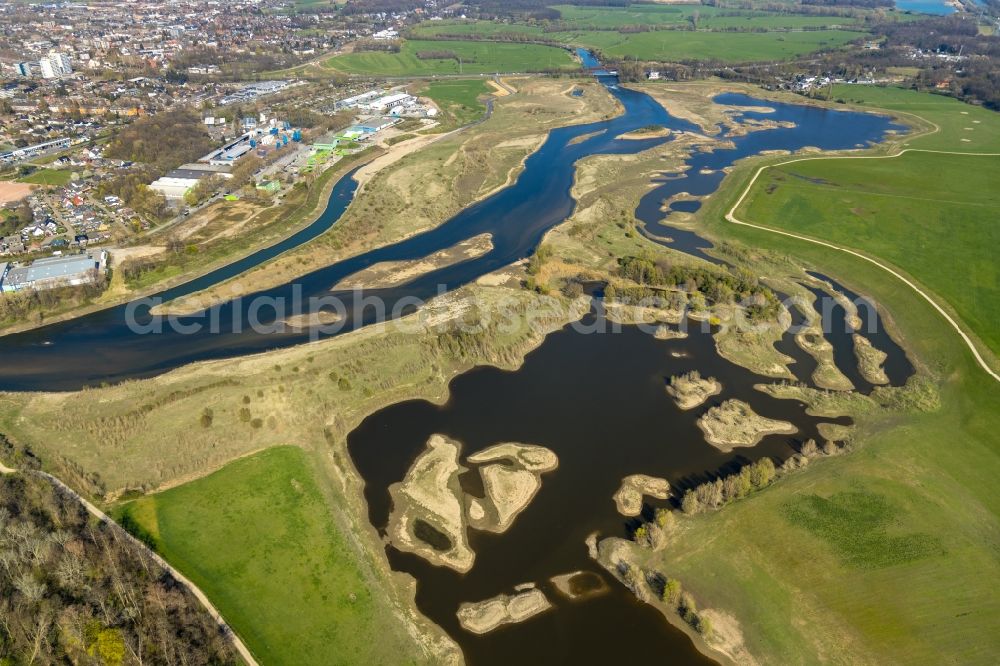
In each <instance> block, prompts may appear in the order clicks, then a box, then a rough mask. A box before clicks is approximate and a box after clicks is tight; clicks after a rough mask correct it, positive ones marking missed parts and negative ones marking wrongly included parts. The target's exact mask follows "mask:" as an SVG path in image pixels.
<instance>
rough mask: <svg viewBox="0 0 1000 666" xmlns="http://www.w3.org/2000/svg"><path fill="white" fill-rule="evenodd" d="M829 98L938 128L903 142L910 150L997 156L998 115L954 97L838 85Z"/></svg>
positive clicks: (890, 88) (999, 132)
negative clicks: (917, 119)
mask: <svg viewBox="0 0 1000 666" xmlns="http://www.w3.org/2000/svg"><path fill="white" fill-rule="evenodd" d="M831 98H832V99H836V100H843V101H844V102H847V103H851V104H859V105H862V106H869V107H877V108H880V109H889V110H891V111H896V112H898V113H901V114H906V115H908V116H917V117H918V118H920V119H923V120H925V121H927V122H930V123H933V124H934V125H936V126H937V127H938V128H939V129H937V130H935V131H934V132H932V133H929V134H925V135H922V136H919V137H917V138H915V139H912V140H909V141H907V143H906V145H907V146H909V147H911V148H923V149H927V150H952V151H959V152H967V153H974V152H990V153H997V152H1000V115H998V114H997V112H995V111H990V110H989V109H985V108H983V107H981V106H973V105H971V104H966V103H964V102H961V101H959V100H957V99H955V98H954V97H946V96H944V95H937V94H934V93H926V92H918V91H916V90H907V89H904V88H895V87H889V86H886V87H882V86H859V85H847V84H838V85H835V86H833V91H832V93H831ZM904 117H905V116H904Z"/></svg>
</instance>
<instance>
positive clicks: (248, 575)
mask: <svg viewBox="0 0 1000 666" xmlns="http://www.w3.org/2000/svg"><path fill="white" fill-rule="evenodd" d="M115 514H116V517H117V518H118V519H119V520H125V521H126V522H131V523H132V526H131V527H132V529H133V531H138V532H140V533H145V535H146V538H147V539H148V540H150V541H152V542H153V543H154V544H155V546H156V548H157V550H158V551H159V552H160V553H161V554H162V555H163V556H164V557H165V558H166V559H167V560H169V561H170V562H171V564H173V565H174V566H176V567H177V568H178V569H180V570H181V571H182V572H183V573H184V574H185V575H186V576H188V577H189V578H190V579H191V580H192V581H193V582H194V583H195V584H196V585H198V586H199V587H200V588H201V589H202V590H203V591H204V592H205V593H206V594H207V595H208V596H209V598H210V599H212V602H213V603H214V604H215V605H216V607H218V609H219V610H220V612H221V613H222V615H223V616H224V617H225V618H226V620H227V621H228V622H229V623H230V625H232V627H233V628H234V629H235V631H236V632H237V633H238V634H239V635H240V637H241V638H242V639H243V640H244V642H245V643H246V644H247V647H249V648H250V650H251V652H253V654H254V656H255V657H256V658H257V659H258V660H259V661H260V663H262V664H295V665H298V664H341V663H409V662H411V661H412V660H413V656H414V655H415V654H418V652H417V648H416V646H414V645H413V644H412V642H411V640H410V638H409V636H408V634H407V632H406V631H404V630H403V629H402V627H401V625H400V623H399V621H398V619H397V618H395V617H394V616H393V614H392V610H391V609H390V608H389V603H388V601H387V600H386V599H384V598H383V597H384V593H383V592H382V591H381V588H377V587H375V586H374V585H372V583H371V581H370V580H369V577H370V576H371V575H372V574H371V573H370V572H369V571H368V570H367V567H366V566H365V565H363V564H362V563H361V558H360V557H359V555H358V553H357V552H356V548H357V546H356V545H355V544H354V543H353V542H351V541H349V540H348V539H347V538H345V537H344V535H342V534H341V533H340V531H339V530H338V529H337V527H336V526H335V525H334V522H333V520H334V518H333V514H332V511H331V507H330V505H329V503H328V500H327V498H326V495H325V494H324V492H323V491H322V490H321V488H320V486H319V484H318V482H317V476H316V472H315V471H314V468H313V462H312V460H311V459H310V458H309V457H308V454H306V453H305V452H304V451H302V450H301V449H298V448H293V447H279V448H273V449H268V450H266V451H263V452H261V453H257V454H255V455H252V456H250V457H247V458H242V459H239V460H236V461H235V462H232V463H230V464H228V465H226V466H225V467H223V468H222V469H221V470H219V471H217V472H215V473H214V474H211V475H209V476H207V477H204V478H201V479H198V480H196V481H192V482H190V483H186V484H184V485H182V486H178V487H176V488H172V489H170V490H166V491H164V492H161V493H157V494H155V495H151V496H147V497H143V498H141V499H138V500H134V501H132V502H128V503H126V504H124V505H122V506H119V507H118V508H117V509H116V510H115ZM137 528H138V529H137ZM373 590H374V592H373Z"/></svg>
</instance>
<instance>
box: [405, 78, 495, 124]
mask: <svg viewBox="0 0 1000 666" xmlns="http://www.w3.org/2000/svg"><path fill="white" fill-rule="evenodd" d="M489 92H490V88H489V87H488V86H487V85H486V82H485V81H483V80H482V79H468V80H454V79H449V80H447V81H433V82H431V83H429V84H427V85H426V86H425V87H424V88H423V89H421V90H420V94H421V95H423V96H425V97H430V98H431V99H432V100H434V103H435V104H437V105H438V107H439V108H440V109H441V111H442V112H443V113H445V114H446V115H447V116H449V117H448V118H446V120H448V121H450V122H449V125H450V124H455V125H466V124H468V123H471V122H473V121H475V120H478V119H479V118H481V117H482V116H483V113H485V111H486V107H485V106H484V105H483V103H482V102H480V101H479V97H480V96H481V95H485V94H487V93H489Z"/></svg>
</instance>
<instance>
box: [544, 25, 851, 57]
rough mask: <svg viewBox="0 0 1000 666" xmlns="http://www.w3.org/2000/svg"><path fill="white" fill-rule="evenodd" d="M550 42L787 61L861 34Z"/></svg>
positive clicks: (666, 34)
mask: <svg viewBox="0 0 1000 666" xmlns="http://www.w3.org/2000/svg"><path fill="white" fill-rule="evenodd" d="M549 37H550V38H552V39H558V40H560V41H565V42H567V43H572V44H578V45H580V46H584V47H588V48H592V49H597V50H599V51H601V53H603V54H605V55H607V56H620V57H624V56H630V57H633V58H638V59H640V60H670V61H686V60H719V61H722V62H744V61H751V60H787V59H790V58H795V57H798V56H802V55H805V54H807V53H812V52H814V51H820V50H826V49H834V48H839V47H841V46H843V45H844V44H847V43H848V42H851V41H853V40H856V39H860V38H862V37H864V33H861V32H852V31H847V30H817V31H812V32H787V33H782V32H700V31H699V32H691V31H686V30H661V31H656V32H640V33H634V34H621V33H618V32H608V31H604V32H597V31H590V32H567V33H562V32H559V33H551V34H550V35H549Z"/></svg>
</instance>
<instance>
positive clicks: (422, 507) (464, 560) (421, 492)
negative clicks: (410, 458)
mask: <svg viewBox="0 0 1000 666" xmlns="http://www.w3.org/2000/svg"><path fill="white" fill-rule="evenodd" d="M460 450H461V445H460V444H459V443H458V442H456V441H454V440H452V439H448V438H447V437H444V436H442V435H431V437H430V439H428V440H427V449H426V450H425V451H424V452H423V453H421V454H420V456H419V457H418V458H417V459H416V460H415V461H414V462H413V465H412V466H411V467H410V470H409V471H408V472H407V473H406V477H404V479H403V480H402V482H400V483H394V484H392V485H391V486H389V495H390V496H391V497H392V513H391V514H390V515H389V529H388V534H389V540H390V541H391V542H392V545H393V546H395V547H396V548H398V549H399V550H402V551H405V552H408V553H413V554H415V555H419V556H420V557H423V558H424V559H426V560H427V561H428V562H431V563H432V564H436V565H439V566H446V567H451V568H452V569H454V570H456V571H459V572H461V573H465V572H467V571H468V570H469V569H471V568H472V564H473V562H474V561H475V558H476V554H475V553H474V552H473V550H472V548H470V547H469V539H468V534H467V533H466V523H465V511H464V506H463V504H464V502H463V501H462V495H463V493H462V488H461V486H460V485H459V480H458V477H459V475H460V474H461V473H462V472H464V471H465V468H464V467H462V465H461V464H459V462H458V454H459V451H460Z"/></svg>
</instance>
